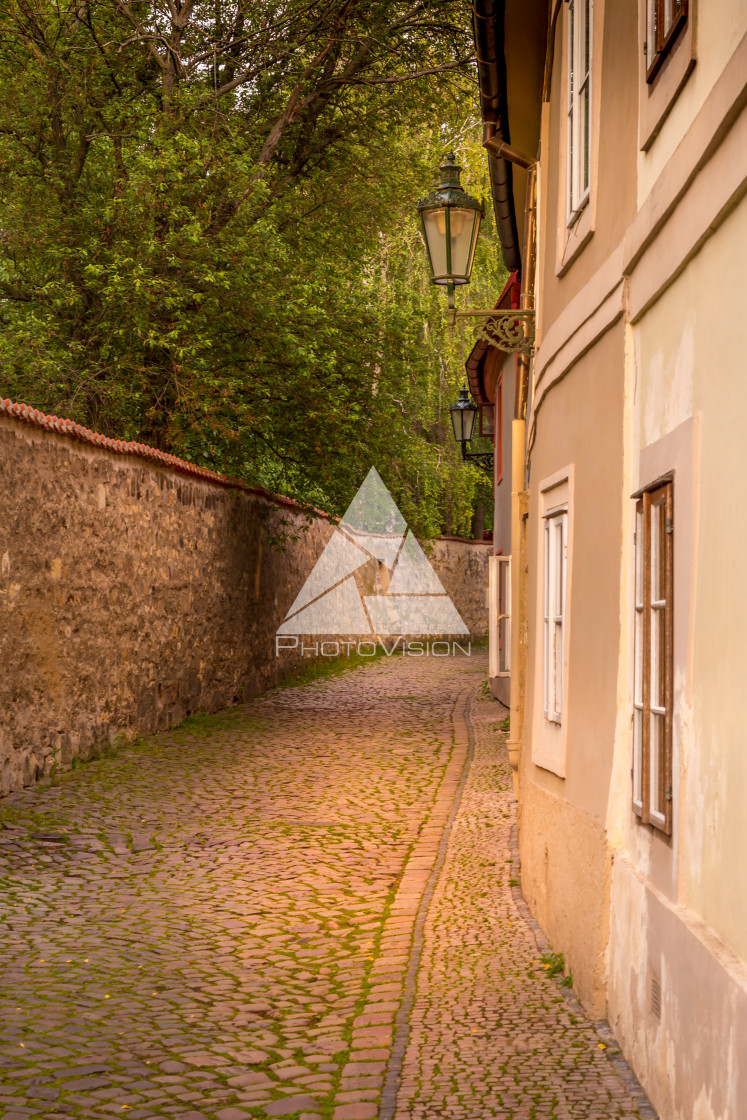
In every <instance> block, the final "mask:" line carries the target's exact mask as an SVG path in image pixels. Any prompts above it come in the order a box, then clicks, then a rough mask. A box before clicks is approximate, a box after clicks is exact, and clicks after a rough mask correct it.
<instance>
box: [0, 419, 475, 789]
mask: <svg viewBox="0 0 747 1120" xmlns="http://www.w3.org/2000/svg"><path fill="white" fill-rule="evenodd" d="M1 403H2V402H0V404H1ZM36 416H37V417H41V414H36ZM42 419H47V418H42ZM61 423H62V422H58V429H54V428H53V427H52V426H51V425H48V424H47V425H44V426H42V425H39V424H36V426H34V423H33V422H31V421H30V420H28V419H23V418H18V419H17V418H13V417H12V416H9V415H8V410H7V409H5V411H4V414H3V412H2V410H0V472H1V477H2V490H1V491H0V627H1V628H0V665H1V666H2V673H1V674H0V793H1V794H7V793H9V792H11V791H13V790H15V789H18V788H20V787H21V786H23V785H28V784H30V783H31V782H33V781H34V780H36V779H37V778H39V777H41V776H44V775H47V774H49V773H50V771H51V770H52V768H53V767H54V766H55V765H58V766H63V767H64V766H67V765H69V764H70V763H71V761H72V759H73V758H74V757H76V756H77V755H81V756H83V757H85V756H87V755H88V754H90V753H92V752H95V751H96V749H97V747H98V745H100V744H102V743H111V742H113V741H114V740H115V739H117V737H120V736H121V737H123V738H125V739H129V738H132V737H134V736H136V735H138V734H148V733H151V732H154V731H157V730H162V729H165V728H167V727H172V726H174V725H176V724H177V723H179V722H180V721H181V720H182V719H183V718H184V717H185V716H187V715H189V714H191V713H192V712H195V711H197V710H207V711H215V710H217V709H218V708H220V707H224V706H226V705H230V704H234V703H238V702H240V701H242V700H243V699H245V698H249V697H251V696H253V695H257V694H258V693H260V692H262V691H263V690H264V689H266V688H267V687H269V686H271V685H273V684H275V683H277V682H278V681H279V679H280V678H281V677H282V676H284V675H286V674H287V673H288V672H290V671H292V670H294V669H296V668H298V666H299V662H300V660H301V653H300V650H299V651H295V652H294V651H288V652H284V654H283V656H282V659H278V658H277V657H276V656H275V642H274V637H275V631H276V630H277V627H278V626H279V624H280V622H281V621H282V619H283V617H284V616H285V613H286V611H287V609H288V607H289V605H290V603H291V602H292V601H293V599H294V598H295V596H296V594H297V592H298V590H299V589H300V587H301V586H302V585H303V582H304V580H305V579H306V576H307V575H308V573H309V572H310V570H311V568H312V567H313V565H314V563H315V562H316V559H317V557H318V556H319V555H320V553H321V552H322V549H323V547H324V545H325V544H326V541H327V539H328V538H329V535H330V533H331V532H332V525H331V523H330V522H329V520H328V519H327V518H326V517H324V516H319V517H317V518H316V519H315V520H314V521H312V523H311V524H310V525H309V524H308V523H307V521H306V518H305V517H304V516H303V515H302V514H301V512H300V511H299V510H298V509H297V508H296V507H295V506H294V505H293V504H292V503H290V502H287V501H285V500H284V499H276V498H273V497H272V496H269V495H266V494H264V493H263V492H261V491H257V490H252V489H251V488H248V487H242V486H241V485H240V484H227V483H228V480H221V479H219V476H209V472H199V471H198V470H197V469H194V468H188V465H187V464H181V468H180V467H179V466H174V465H173V464H178V460H172V463H171V465H168V466H167V465H161V464H160V463H159V462H157V461H153V460H154V458H158V457H160V459H161V460H164V461H165V460H167V459H168V457H167V456H158V454H157V453H154V452H150V451H149V449H143V454H142V455H141V454H140V453H139V452H129V453H128V454H126V455H125V454H121V453H120V452H121V450H122V449H124V447H125V446H128V447H131V446H132V445H115V443H114V441H105V444H106V445H103V446H102V444H104V441H102V440H101V439H100V437H95V441H94V438H93V437H92V438H90V439H88V436H91V433H87V434H86V433H84V435H82V436H81V435H80V434H79V435H78V438H71V435H70V434H69V433H68V434H58V430H59V424H61ZM50 427H52V430H50ZM79 431H82V430H79ZM97 444H98V445H97ZM146 451H148V452H149V457H150V460H151V461H149V460H148V458H146V457H145V452H146ZM199 475H203V476H205V477H199ZM282 531H285V532H286V533H288V532H290V533H291V535H293V536H295V538H296V539H295V540H290V541H289V542H288V544H287V546H286V548H285V550H284V551H278V550H277V548H274V547H272V545H271V544H270V543H268V542H269V540H270V538H272V537H275V536H277V535H278V533H279V532H282ZM488 552H489V549H487V548H484V547H483V546H481V545H471V544H469V543H468V542H439V543H437V545H436V549H435V557H434V567H435V568H436V570H437V571H438V573H439V575H440V576H441V579H442V580H443V583H444V585H445V587H446V590H447V591H448V592H449V593H450V594H452V596H453V598H454V602H455V604H456V606H457V609H458V610H459V611H460V612H461V613H462V615H463V617H464V619H465V622H466V623H467V624H468V625H469V626H470V627H471V628H472V629H473V631H474V632H475V633H476V634H477V633H483V632H484V630H485V627H486V625H487V612H486V611H485V608H484V605H483V606H482V607H481V606H480V604H481V603H483V601H484V589H485V587H486V586H487V554H488ZM483 557H484V559H483ZM473 582H474V583H475V585H476V586H475V587H474V588H473V586H472V584H473Z"/></svg>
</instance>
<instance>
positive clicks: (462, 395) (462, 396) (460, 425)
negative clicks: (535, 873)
mask: <svg viewBox="0 0 747 1120" xmlns="http://www.w3.org/2000/svg"><path fill="white" fill-rule="evenodd" d="M449 412H450V413H451V423H452V425H453V428H454V439H455V440H456V441H457V443H461V445H462V452H464V445H465V443H469V441H470V440H471V439H472V433H473V432H474V430H475V417H476V416H477V405H475V404H473V403H472V401H471V400H470V399H469V393H468V392H467V390H466V389H460V390H459V399H458V400H457V402H456V404H452V405H451V406H450V408H449Z"/></svg>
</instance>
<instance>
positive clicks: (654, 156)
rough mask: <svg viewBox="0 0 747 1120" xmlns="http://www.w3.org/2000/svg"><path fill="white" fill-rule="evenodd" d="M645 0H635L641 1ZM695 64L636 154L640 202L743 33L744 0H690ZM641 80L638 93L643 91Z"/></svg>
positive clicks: (746, 22) (746, 6) (746, 10)
mask: <svg viewBox="0 0 747 1120" xmlns="http://www.w3.org/2000/svg"><path fill="white" fill-rule="evenodd" d="M644 2H645V0H638V3H639V4H643V3H644ZM690 4H691V9H692V15H693V19H694V42H693V48H692V49H693V53H694V55H695V65H694V67H693V68H692V70H691V72H690V74H689V76H688V78H687V80H686V82H685V84H684V86H682V88H681V89H680V92H679V94H678V95H677V96H676V97H675V98H673V100H672V101H671V108H670V110H669V113H668V115H667V117H666V118H665V120H664V122H663V124H662V126H661V129H660V131H659V133H658V135H657V137H656V140H655V142H654V143H653V144H652V145H651V146H650V148H649V149H648V151H646V152H643V151H641V152H639V156H638V202H639V205H642V204H643V202H644V200H645V199H646V197H647V195H648V194H649V193H650V191H651V189H652V187H653V186H654V185H655V183H656V180H657V179H658V177H659V175H660V174H661V172H662V171H663V170H664V169H665V168H666V165H667V163H668V161H669V160H670V159H671V158H672V155H673V154H674V152H675V151H676V149H677V146H678V144H679V143H680V142H681V140H682V138H683V136H684V135H685V133H686V132H687V130H688V129H689V127H690V126H691V125H692V123H693V121H694V120H695V118H696V116H697V114H698V112H699V110H700V109H701V108H702V106H703V104H704V103H705V101H706V99H707V97H708V94H709V93H710V92H711V90H712V89H713V87H714V85H715V84H716V82H717V80H718V78H719V76H720V75H721V73H722V72H723V70H724V68H725V66H726V64H727V63H728V61H729V59H730V58H731V56H732V54H733V52H734V51H735V49H736V48H737V47H738V45H739V43H740V41H741V40H742V39H743V38H744V36H745V35H746V34H747V2H746V0H694V2H693V0H690ZM644 85H645V83H641V96H642V97H643V96H645V95H646V92H647V91H646V90H645V89H644V88H643V86H644Z"/></svg>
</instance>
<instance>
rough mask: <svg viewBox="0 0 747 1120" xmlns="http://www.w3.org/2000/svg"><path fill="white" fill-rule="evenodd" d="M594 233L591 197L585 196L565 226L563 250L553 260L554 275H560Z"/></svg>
mask: <svg viewBox="0 0 747 1120" xmlns="http://www.w3.org/2000/svg"><path fill="white" fill-rule="evenodd" d="M593 233H594V221H593V218H592V205H591V199H590V198H589V197H588V196H587V198H586V201H585V202H584V206H583V210H582V211H581V213H580V214H579V216H578V218H577V219H576V221H575V222H574V223H573V225H572V226H568V227H566V231H565V234H566V236H565V243H564V245H563V252H562V254H561V255H560V257H559V259H557V260H556V262H555V275H556V276H562V275H563V273H564V272H566V271H567V269H568V268H569V267H570V266H571V265H572V264H573V262H574V261H575V259H576V257H577V256H578V255H579V253H580V252H581V251H582V250H583V249H585V248H586V246H587V245H588V243H589V241H590V240H591V237H592V235H593Z"/></svg>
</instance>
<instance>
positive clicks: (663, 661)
mask: <svg viewBox="0 0 747 1120" xmlns="http://www.w3.org/2000/svg"><path fill="white" fill-rule="evenodd" d="M636 498H637V501H636V532H635V598H634V610H635V626H634V681H633V766H632V780H633V790H632V795H633V812H634V813H635V815H636V816H637V817H638V818H639V819H640V821H641V822H642V823H643V824H649V825H651V826H652V827H654V828H656V829H658V830H659V831H661V832H663V833H665V834H666V835H667V836H671V834H672V716H673V695H674V617H673V611H674V484H673V482H672V480H671V479H668V480H666V481H659V482H657V483H654V484H653V485H652V486H651V487H649V488H648V489H646V490H644V491H642V492H641V493H640V494H639V495H636ZM652 739H654V740H656V742H653V743H652Z"/></svg>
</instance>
